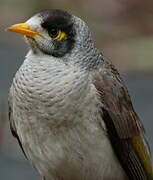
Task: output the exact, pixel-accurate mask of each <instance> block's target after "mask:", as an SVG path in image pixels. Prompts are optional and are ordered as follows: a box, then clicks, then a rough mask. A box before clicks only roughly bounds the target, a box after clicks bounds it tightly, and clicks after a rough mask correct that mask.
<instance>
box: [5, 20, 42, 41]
mask: <svg viewBox="0 0 153 180" xmlns="http://www.w3.org/2000/svg"><path fill="white" fill-rule="evenodd" d="M6 31H8V32H16V33H19V34H23V35H25V36H28V37H32V38H33V37H35V36H36V35H40V34H39V33H38V32H37V31H33V30H31V29H30V27H29V25H28V24H26V23H21V24H15V25H12V26H10V27H9V28H8V29H6Z"/></svg>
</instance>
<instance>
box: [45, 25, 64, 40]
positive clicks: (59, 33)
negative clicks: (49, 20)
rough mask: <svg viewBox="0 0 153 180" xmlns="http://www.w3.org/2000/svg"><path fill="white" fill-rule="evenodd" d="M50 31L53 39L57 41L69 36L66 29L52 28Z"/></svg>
mask: <svg viewBox="0 0 153 180" xmlns="http://www.w3.org/2000/svg"><path fill="white" fill-rule="evenodd" d="M48 33H49V35H50V37H51V38H52V39H53V40H57V41H62V40H64V39H65V38H66V37H67V34H66V33H65V32H64V31H61V30H58V29H56V28H52V29H50V30H49V31H48Z"/></svg>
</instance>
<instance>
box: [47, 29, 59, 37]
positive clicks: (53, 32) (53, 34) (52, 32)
mask: <svg viewBox="0 0 153 180" xmlns="http://www.w3.org/2000/svg"><path fill="white" fill-rule="evenodd" d="M48 33H49V35H50V37H52V38H55V37H56V36H57V35H58V30H57V29H56V28H52V29H50V30H49V31H48Z"/></svg>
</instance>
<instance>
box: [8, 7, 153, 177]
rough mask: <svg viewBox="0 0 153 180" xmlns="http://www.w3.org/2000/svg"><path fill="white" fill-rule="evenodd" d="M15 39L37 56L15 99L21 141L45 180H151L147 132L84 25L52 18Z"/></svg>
mask: <svg viewBox="0 0 153 180" xmlns="http://www.w3.org/2000/svg"><path fill="white" fill-rule="evenodd" d="M8 31H11V32H16V33H19V34H23V35H24V37H25V39H26V42H27V43H28V45H29V47H30V50H29V52H28V54H27V55H26V58H25V60H24V62H23V64H22V66H21V67H20V68H19V70H18V71H17V73H16V75H15V77H14V79H13V83H12V86H11V89H10V94H9V109H10V112H9V115H10V125H11V130H12V133H13V135H14V136H15V137H16V138H17V139H18V141H19V144H20V146H21V148H22V150H23V151H24V154H25V156H26V157H27V159H29V160H30V161H31V163H32V165H33V166H34V167H35V168H36V169H37V170H38V172H39V173H40V175H41V176H42V178H44V179H45V180H125V179H126V180H127V179H129V180H151V179H153V172H152V165H151V156H150V152H149V148H148V145H147V142H146V140H145V137H144V128H143V125H142V124H141V122H140V120H139V117H138V115H137V114H136V112H135V111H134V109H133V106H132V103H131V99H130V97H129V94H128V91H127V89H126V87H125V85H124V83H123V80H122V78H121V77H120V75H119V73H118V71H117V70H116V68H115V67H114V66H113V65H112V64H111V62H110V61H108V60H107V59H106V58H105V57H104V56H103V55H102V53H101V52H100V51H99V50H98V49H97V48H96V46H95V44H94V42H93V40H92V37H91V33H90V30H89V28H88V26H87V25H86V23H85V22H84V21H83V20H81V19H80V18H78V17H76V16H74V15H71V14H69V13H67V12H65V11H63V10H47V11H43V12H40V13H38V14H36V15H34V16H33V17H31V18H30V19H29V20H28V21H26V23H23V24H15V25H13V26H11V27H9V28H8Z"/></svg>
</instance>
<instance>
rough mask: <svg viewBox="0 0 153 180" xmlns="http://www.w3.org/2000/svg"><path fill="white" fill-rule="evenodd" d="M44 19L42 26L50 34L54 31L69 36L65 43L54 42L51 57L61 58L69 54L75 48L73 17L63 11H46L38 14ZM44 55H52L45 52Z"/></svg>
mask: <svg viewBox="0 0 153 180" xmlns="http://www.w3.org/2000/svg"><path fill="white" fill-rule="evenodd" d="M38 16H39V17H41V18H42V23H41V26H42V27H43V28H44V29H46V31H47V32H48V33H49V34H50V32H53V30H54V31H55V30H61V31H63V32H65V33H66V34H67V35H68V36H67V38H66V39H65V40H64V41H55V42H54V46H55V49H54V52H51V55H53V56H56V57H61V56H63V55H65V54H66V53H68V52H69V51H70V50H71V49H72V48H73V46H74V42H75V29H74V27H73V21H72V15H71V14H69V13H68V12H66V11H63V10H45V11H42V12H40V13H39V14H38ZM44 53H46V54H50V52H48V51H45V52H44Z"/></svg>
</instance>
